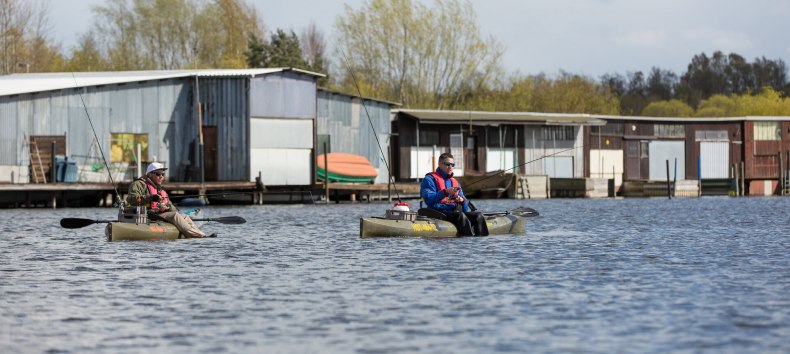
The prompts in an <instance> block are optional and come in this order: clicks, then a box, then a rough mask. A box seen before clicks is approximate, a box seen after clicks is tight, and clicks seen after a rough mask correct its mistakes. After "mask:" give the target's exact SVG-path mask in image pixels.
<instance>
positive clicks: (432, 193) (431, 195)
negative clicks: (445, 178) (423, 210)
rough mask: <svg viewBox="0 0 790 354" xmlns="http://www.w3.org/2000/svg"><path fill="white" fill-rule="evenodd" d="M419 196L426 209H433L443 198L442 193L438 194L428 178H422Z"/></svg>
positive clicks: (431, 180)
mask: <svg viewBox="0 0 790 354" xmlns="http://www.w3.org/2000/svg"><path fill="white" fill-rule="evenodd" d="M420 196H421V197H422V199H423V200H424V201H425V204H426V205H428V207H433V206H434V205H436V204H437V203H439V202H441V201H442V199H444V197H445V195H444V192H440V191H439V190H438V188H436V182H434V180H433V178H430V177H425V178H423V180H422V184H421V185H420Z"/></svg>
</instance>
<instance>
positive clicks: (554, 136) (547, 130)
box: [542, 127, 576, 141]
mask: <svg viewBox="0 0 790 354" xmlns="http://www.w3.org/2000/svg"><path fill="white" fill-rule="evenodd" d="M575 131H576V129H575V128H574V127H543V132H542V133H543V140H544V141H551V140H576V134H574V133H575Z"/></svg>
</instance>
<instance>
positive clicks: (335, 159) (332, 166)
mask: <svg viewBox="0 0 790 354" xmlns="http://www.w3.org/2000/svg"><path fill="white" fill-rule="evenodd" d="M324 159H326V162H327V164H328V165H329V167H328V168H327V166H325V165H324ZM316 167H317V174H318V179H320V180H323V179H324V178H328V179H329V181H332V182H341V183H373V181H375V180H376V176H378V171H376V169H375V168H374V167H373V165H372V164H370V161H368V159H366V158H365V157H364V156H359V155H354V154H346V153H341V152H330V153H329V154H327V155H326V158H325V157H324V155H323V154H321V155H318V158H316ZM327 173H328V174H329V176H327Z"/></svg>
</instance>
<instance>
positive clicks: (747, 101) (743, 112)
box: [734, 87, 790, 116]
mask: <svg viewBox="0 0 790 354" xmlns="http://www.w3.org/2000/svg"><path fill="white" fill-rule="evenodd" d="M734 101H735V102H736V109H737V111H736V113H735V114H736V115H738V116H790V100H788V99H787V97H784V96H783V94H782V93H781V92H780V91H776V90H774V89H772V88H770V87H766V88H765V89H763V90H762V91H761V92H760V93H759V94H757V95H748V94H746V95H740V96H737V97H734Z"/></svg>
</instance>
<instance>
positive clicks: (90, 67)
mask: <svg viewBox="0 0 790 354" xmlns="http://www.w3.org/2000/svg"><path fill="white" fill-rule="evenodd" d="M109 68H110V63H109V62H108V61H107V59H106V58H104V56H103V55H102V53H101V50H100V48H99V45H98V43H97V41H96V37H95V35H93V33H91V32H88V33H86V34H84V35H82V36H80V40H79V44H78V46H77V48H74V49H72V50H71V55H70V56H69V59H68V61H67V62H66V70H67V71H103V70H109Z"/></svg>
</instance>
